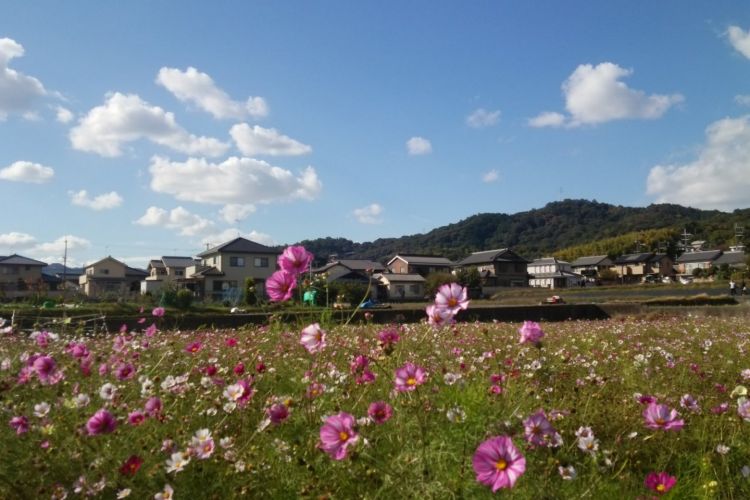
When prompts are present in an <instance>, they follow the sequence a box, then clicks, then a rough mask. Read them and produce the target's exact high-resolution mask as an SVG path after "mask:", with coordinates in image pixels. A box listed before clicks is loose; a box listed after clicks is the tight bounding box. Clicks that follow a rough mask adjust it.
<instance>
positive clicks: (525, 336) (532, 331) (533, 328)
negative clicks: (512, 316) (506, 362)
mask: <svg viewBox="0 0 750 500" xmlns="http://www.w3.org/2000/svg"><path fill="white" fill-rule="evenodd" d="M518 333H519V334H520V335H521V338H520V339H519V343H521V344H524V343H526V342H528V343H531V344H537V343H539V342H541V340H542V338H544V332H543V331H542V327H541V326H539V323H537V322H536V321H524V322H523V326H521V328H519V329H518Z"/></svg>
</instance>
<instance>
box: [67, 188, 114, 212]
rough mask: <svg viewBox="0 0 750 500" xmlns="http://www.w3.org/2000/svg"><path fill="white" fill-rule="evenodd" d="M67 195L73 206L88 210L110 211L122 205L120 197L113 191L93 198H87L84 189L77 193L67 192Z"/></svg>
mask: <svg viewBox="0 0 750 500" xmlns="http://www.w3.org/2000/svg"><path fill="white" fill-rule="evenodd" d="M68 195H69V196H70V202H71V203H72V204H73V205H77V206H79V207H86V208H90V209H92V210H96V211H101V210H111V209H113V208H117V207H119V206H120V205H122V196H120V195H119V194H117V192H115V191H111V192H109V193H104V194H100V195H98V196H95V197H93V198H91V197H90V196H89V194H88V192H87V191H86V190H85V189H82V190H80V191H78V192H75V191H70V192H68Z"/></svg>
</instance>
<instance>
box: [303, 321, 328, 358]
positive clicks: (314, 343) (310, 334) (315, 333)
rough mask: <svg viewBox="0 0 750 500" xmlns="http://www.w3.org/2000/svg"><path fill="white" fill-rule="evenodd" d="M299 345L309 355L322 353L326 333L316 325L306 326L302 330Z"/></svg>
mask: <svg viewBox="0 0 750 500" xmlns="http://www.w3.org/2000/svg"><path fill="white" fill-rule="evenodd" d="M299 343H300V344H302V347H304V348H305V349H307V352H309V353H310V354H315V353H318V352H320V351H322V350H323V349H324V348H325V346H326V332H325V330H323V329H322V328H321V327H320V325H319V324H318V323H313V324H312V325H308V326H307V327H305V328H304V329H303V330H302V334H301V335H300V339H299Z"/></svg>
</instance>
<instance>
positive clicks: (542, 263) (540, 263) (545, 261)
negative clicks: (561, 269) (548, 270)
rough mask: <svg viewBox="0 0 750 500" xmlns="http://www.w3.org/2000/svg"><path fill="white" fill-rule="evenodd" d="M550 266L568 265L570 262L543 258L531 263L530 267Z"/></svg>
mask: <svg viewBox="0 0 750 500" xmlns="http://www.w3.org/2000/svg"><path fill="white" fill-rule="evenodd" d="M548 264H568V262H566V261H564V260H558V259H557V258H555V257H543V258H541V259H535V260H533V261H531V262H529V265H530V266H545V265H548Z"/></svg>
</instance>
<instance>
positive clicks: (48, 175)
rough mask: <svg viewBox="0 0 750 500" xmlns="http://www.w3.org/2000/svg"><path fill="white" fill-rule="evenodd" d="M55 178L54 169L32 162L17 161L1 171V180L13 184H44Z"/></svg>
mask: <svg viewBox="0 0 750 500" xmlns="http://www.w3.org/2000/svg"><path fill="white" fill-rule="evenodd" d="M54 176H55V171H54V169H53V168H52V167H45V166H44V165H41V164H39V163H32V162H30V161H17V162H15V163H13V164H12V165H10V166H8V167H5V168H4V169H2V170H0V179H2V180H5V181H12V182H30V183H32V184H43V183H45V182H48V181H50V180H51V179H52V178H53V177H54Z"/></svg>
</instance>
